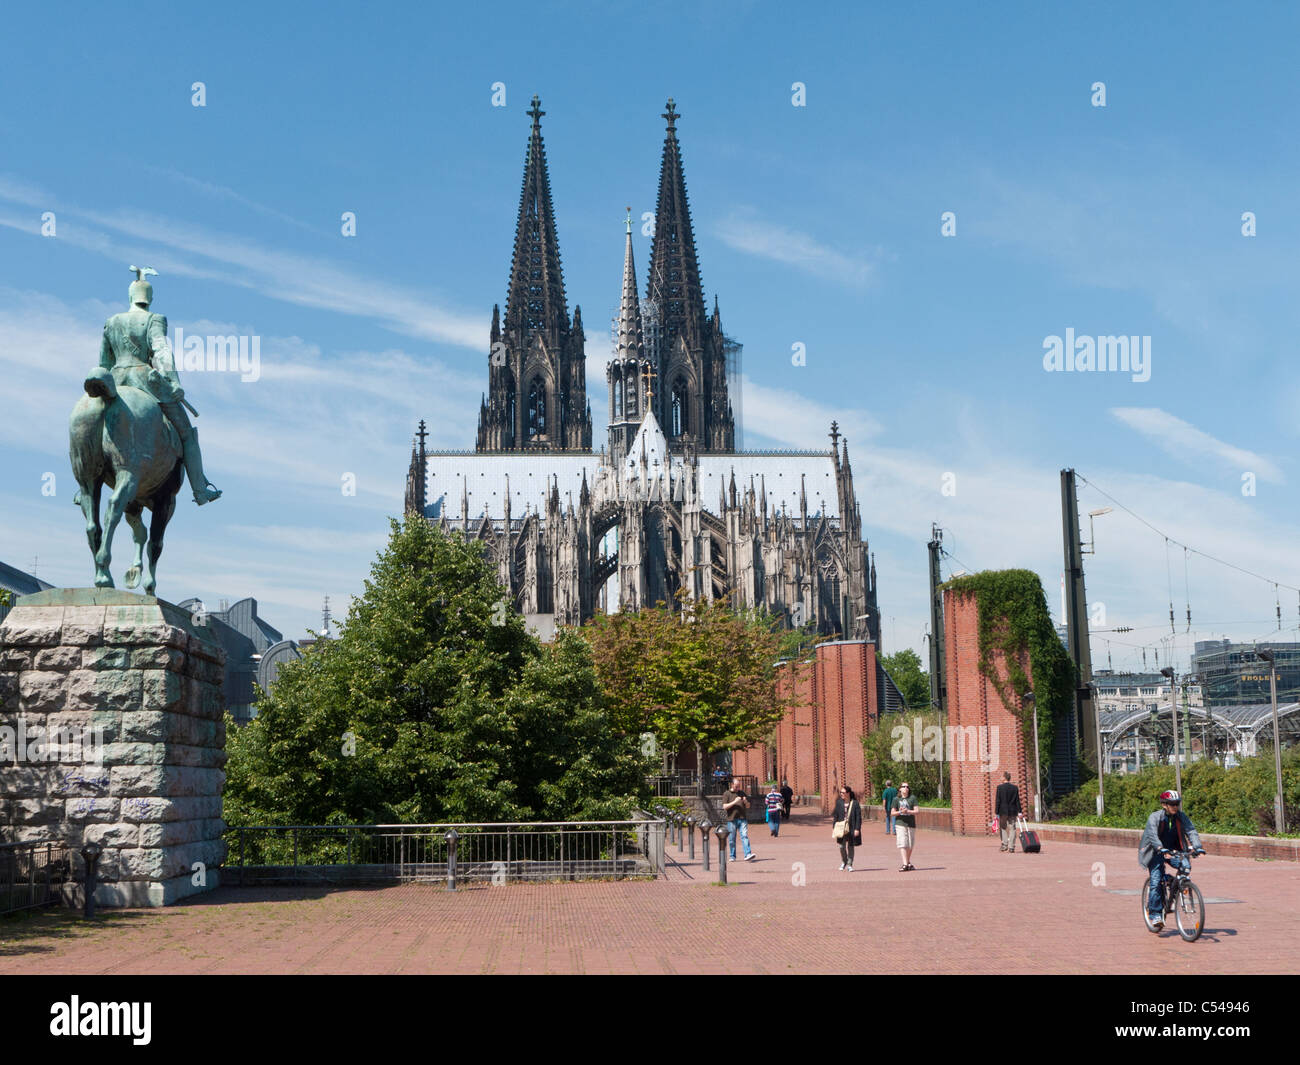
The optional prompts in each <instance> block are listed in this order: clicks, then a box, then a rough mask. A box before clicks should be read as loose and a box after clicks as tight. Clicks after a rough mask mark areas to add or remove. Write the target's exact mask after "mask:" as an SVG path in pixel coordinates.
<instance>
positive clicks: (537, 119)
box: [528, 94, 546, 130]
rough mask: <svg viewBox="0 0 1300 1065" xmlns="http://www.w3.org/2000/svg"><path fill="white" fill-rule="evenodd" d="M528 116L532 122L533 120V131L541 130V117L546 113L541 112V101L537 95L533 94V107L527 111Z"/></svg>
mask: <svg viewBox="0 0 1300 1065" xmlns="http://www.w3.org/2000/svg"><path fill="white" fill-rule="evenodd" d="M528 114H529V115H530V116H531V117H532V120H533V129H534V130H539V129H541V128H542V115H544V114H546V112H545V111H543V110H542V101H541V99H540V98H539V97H538V96H537V95H535V94H534V96H533V106H532V107H530V108H529V109H528Z"/></svg>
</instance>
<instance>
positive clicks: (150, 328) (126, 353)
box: [86, 266, 221, 506]
mask: <svg viewBox="0 0 1300 1065" xmlns="http://www.w3.org/2000/svg"><path fill="white" fill-rule="evenodd" d="M131 269H132V270H135V272H136V279H135V280H134V281H132V282H131V289H130V301H131V308H130V310H127V311H123V312H122V313H121V314H115V315H113V316H112V317H111V318H110V319H109V320H108V321H107V322H105V323H104V339H103V342H102V343H101V344H100V348H99V366H98V367H97V368H96V369H94V370H92V371H91V372H90V374H89V375H88V376H87V378H86V383H87V391H91V390H92V382H93V383H94V384H95V385H96V386H97V387H96V388H95V392H96V394H105V395H108V396H112V395H115V394H116V392H117V386H118V385H128V386H131V387H134V388H138V389H141V390H142V391H144V392H147V393H149V394H150V395H151V396H153V397H154V399H156V400H157V401H158V405H159V406H160V407H161V408H162V412H163V414H164V415H165V416H166V418H167V420H168V421H169V422H171V424H172V426H173V427H174V428H175V430H176V434H177V436H179V437H180V441H181V448H182V451H183V452H184V462H185V472H186V473H187V474H188V475H189V478H190V486H191V487H192V488H193V489H194V502H195V503H197V504H199V506H202V505H203V504H204V503H210V502H212V500H214V499H217V498H219V497H220V496H221V492H220V490H219V489H217V488H216V487H215V486H214V485H213V484H212V483H211V482H210V481H209V480H208V479H207V477H206V476H205V475H204V473H203V456H202V454H201V453H200V451H199V431H198V430H197V429H195V428H194V427H193V426H192V425H191V424H190V419H189V416H188V415H186V413H185V408H184V407H183V406H182V403H184V401H185V390H184V389H183V388H181V382H180V378H179V377H177V375H176V362H175V359H174V357H173V355H172V349H171V345H170V344H169V343H168V342H167V319H166V318H165V317H163V316H162V315H161V314H152V313H150V311H149V305H150V304H151V303H153V285H151V284H149V282H148V281H146V280H145V279H144V275H145V274H156V273H157V271H156V270H151V269H149V268H148V267H145V268H144V269H137V268H136V267H134V266H133V267H131ZM185 406H189V404H185ZM190 410H194V408H193V407H190Z"/></svg>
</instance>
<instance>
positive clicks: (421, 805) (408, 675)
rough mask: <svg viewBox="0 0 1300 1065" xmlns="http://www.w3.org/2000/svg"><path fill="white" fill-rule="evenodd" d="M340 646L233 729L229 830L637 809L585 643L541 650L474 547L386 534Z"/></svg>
mask: <svg viewBox="0 0 1300 1065" xmlns="http://www.w3.org/2000/svg"><path fill="white" fill-rule="evenodd" d="M392 526H393V527H392V536H391V538H390V541H389V544H388V546H387V548H386V549H385V550H384V551H383V552H382V553H381V554H380V556H379V557H378V559H377V560H376V561H375V563H374V565H373V566H372V567H371V576H370V579H369V580H368V581H366V583H365V590H364V594H363V595H362V596H361V597H359V598H357V599H354V600H353V603H352V606H351V609H350V610H349V612H348V619H347V621H346V623H345V624H344V625H343V626H342V628H341V631H340V632H339V634H338V636H337V638H335V639H332V640H318V641H317V642H316V643H315V644H314V645H312V646H311V647H310V648H308V649H307V651H306V653H305V654H304V655H303V657H302V659H301V660H299V661H297V662H293V663H290V664H288V665H286V666H285V667H284V668H283V669H282V670H281V672H280V675H279V678H278V679H277V681H276V682H275V684H273V685H272V688H271V691H270V692H268V693H266V694H265V695H263V696H262V698H261V700H260V701H259V704H258V716H257V718H256V719H255V720H254V721H253V722H252V723H250V724H249V725H247V726H245V727H242V728H240V727H234V726H233V725H231V726H229V727H228V736H229V740H228V750H229V756H230V757H229V764H228V766H227V775H228V776H227V784H226V811H227V812H226V818H227V820H228V821H230V822H231V823H232V824H288V823H297V824H355V823H400V822H408V823H409V822H436V821H443V820H453V821H513V820H580V819H601V818H612V817H621V816H626V815H627V814H628V813H629V812H630V810H631V808H632V807H633V806H634V805H635V804H636V803H637V801H638V800H641V799H643V798H645V796H644V795H643V794H642V793H643V792H644V791H645V780H644V776H645V765H644V759H643V758H642V757H641V755H640V752H639V748H638V745H637V742H636V737H633V736H628V735H626V734H625V733H622V732H620V731H619V730H618V729H616V728H614V727H613V726H612V723H611V722H610V720H609V717H608V715H607V713H606V712H605V708H604V701H603V698H602V695H601V692H600V689H599V686H598V685H597V683H596V675H595V670H594V669H593V667H592V664H591V659H590V654H589V652H588V650H587V646H586V643H585V642H584V641H583V640H582V639H581V638H580V637H579V636H577V635H576V634H575V633H571V632H570V633H565V632H561V634H560V635H559V637H558V638H557V640H556V643H555V645H554V646H553V647H551V648H543V647H541V646H540V645H539V643H538V642H537V640H536V639H535V638H534V637H532V636H531V635H529V634H528V632H527V631H526V630H525V628H524V622H523V618H522V617H521V616H520V615H519V614H518V613H516V612H514V611H513V610H511V609H509V607H508V604H507V603H506V601H505V599H504V598H503V595H502V590H501V588H500V586H499V584H498V583H497V579H496V575H495V571H494V569H493V567H492V566H491V565H490V564H489V563H488V561H487V560H486V559H485V558H484V557H483V552H482V547H481V545H479V544H477V543H474V542H466V541H465V540H463V539H462V538H461V537H460V536H458V535H455V534H453V535H446V534H443V533H441V532H440V531H438V530H437V529H434V528H432V527H431V526H430V525H429V524H428V523H427V522H424V521H419V520H417V521H410V522H407V523H405V524H401V523H398V522H393V523H392Z"/></svg>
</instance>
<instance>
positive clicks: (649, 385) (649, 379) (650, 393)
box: [641, 363, 659, 408]
mask: <svg viewBox="0 0 1300 1065" xmlns="http://www.w3.org/2000/svg"><path fill="white" fill-rule="evenodd" d="M641 372H642V373H643V374H645V391H646V406H647V408H648V407H649V406H650V405H651V404H653V403H654V401H655V378H656V377H658V376H659V375H658V374H657V373H655V371H654V367H653V366H651V365H650V364H649V363H646V365H645V366H644V367H643V369H642V371H641Z"/></svg>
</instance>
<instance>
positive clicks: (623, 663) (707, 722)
mask: <svg viewBox="0 0 1300 1065" xmlns="http://www.w3.org/2000/svg"><path fill="white" fill-rule="evenodd" d="M776 626H777V622H776V621H775V620H774V619H772V618H770V617H768V616H766V615H762V614H737V613H733V612H732V611H731V610H730V609H728V608H727V607H726V606H725V605H723V604H722V603H718V602H705V601H703V600H694V601H690V600H682V601H681V603H680V604H679V606H678V608H677V609H670V608H668V607H665V606H664V605H663V604H660V605H659V606H657V607H653V608H648V609H644V610H641V611H638V612H635V613H634V612H631V611H627V612H623V613H618V614H606V615H598V616H597V617H595V618H593V619H592V621H591V622H590V623H589V624H588V625H587V626H585V628H584V629H583V632H584V634H585V635H586V637H587V641H588V643H589V644H590V646H591V652H592V658H593V661H594V663H595V667H596V672H597V674H598V675H599V677H600V682H601V686H602V688H603V689H604V691H605V697H606V699H607V701H608V704H609V708H610V712H611V714H612V715H613V716H614V719H615V720H616V721H617V722H618V725H619V727H620V728H622V729H624V730H626V731H627V732H653V733H655V734H656V735H657V736H658V737H659V740H660V742H661V743H662V744H663V745H665V746H667V747H670V748H671V747H680V746H681V745H683V744H694V745H696V746H697V747H698V748H699V749H701V750H703V751H716V750H722V749H726V748H733V749H734V748H743V747H748V746H749V745H751V744H753V743H756V742H758V741H760V740H763V739H765V738H766V737H767V736H768V735H769V733H770V732H771V730H772V728H773V727H774V726H775V725H776V723H777V722H778V721H780V720H781V717H782V714H783V713H784V711H785V708H786V702H787V701H788V700H783V699H782V698H781V697H780V696H779V694H778V689H777V684H776V679H777V662H778V660H779V658H780V654H779V651H780V643H781V637H780V635H779V633H778V631H777V628H776Z"/></svg>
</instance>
